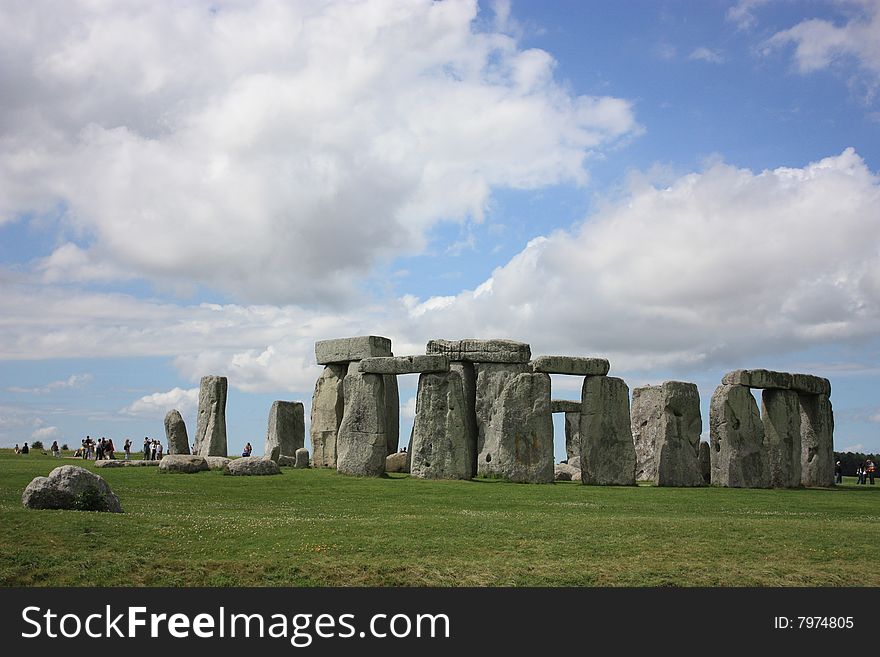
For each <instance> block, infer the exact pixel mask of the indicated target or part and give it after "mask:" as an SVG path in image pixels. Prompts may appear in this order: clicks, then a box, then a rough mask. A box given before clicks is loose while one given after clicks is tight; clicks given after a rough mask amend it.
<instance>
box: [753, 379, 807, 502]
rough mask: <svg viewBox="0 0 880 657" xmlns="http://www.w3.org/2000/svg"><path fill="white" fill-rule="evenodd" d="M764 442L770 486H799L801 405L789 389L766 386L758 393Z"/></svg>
mask: <svg viewBox="0 0 880 657" xmlns="http://www.w3.org/2000/svg"><path fill="white" fill-rule="evenodd" d="M761 418H762V420H763V422H764V443H765V444H766V446H767V461H768V463H769V465H770V485H771V486H773V487H774V488H797V487H798V486H800V485H801V408H800V402H799V401H798V394H797V393H796V392H794V391H793V390H779V389H766V390H764V391H763V392H762V393H761Z"/></svg>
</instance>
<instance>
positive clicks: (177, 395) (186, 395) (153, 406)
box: [120, 388, 199, 418]
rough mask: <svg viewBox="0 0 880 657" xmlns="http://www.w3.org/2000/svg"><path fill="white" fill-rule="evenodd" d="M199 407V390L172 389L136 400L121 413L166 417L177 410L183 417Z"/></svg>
mask: <svg viewBox="0 0 880 657" xmlns="http://www.w3.org/2000/svg"><path fill="white" fill-rule="evenodd" d="M198 406H199V389H198V388H190V389H183V388H172V389H171V390H168V391H166V392H154V393H153V394H151V395H144V396H143V397H141V398H140V399H137V400H135V401H134V402H132V403H131V404H129V405H128V406H126V407H125V408H123V409H122V410H121V411H120V412H121V413H123V414H125V415H137V416H141V417H157V418H159V417H162V418H164V417H165V414H166V413H167V412H168V411H170V410H172V409H175V408H176V409H177V410H179V411H180V413H181V415H189V414H192V413H194V412H195V411H196V410H197V409H198Z"/></svg>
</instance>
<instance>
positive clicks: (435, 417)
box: [410, 372, 476, 479]
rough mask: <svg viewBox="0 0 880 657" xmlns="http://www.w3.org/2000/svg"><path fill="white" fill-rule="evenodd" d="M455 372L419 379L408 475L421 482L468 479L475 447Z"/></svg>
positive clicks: (433, 374) (458, 378)
mask: <svg viewBox="0 0 880 657" xmlns="http://www.w3.org/2000/svg"><path fill="white" fill-rule="evenodd" d="M466 412H467V405H466V404H465V399H464V386H463V385H462V382H461V376H460V375H459V374H458V372H446V373H427V374H422V375H421V376H420V377H419V388H418V393H417V396H416V415H415V421H414V423H413V432H412V444H411V459H412V460H411V463H410V473H411V474H412V476H414V477H419V478H422V479H470V478H471V476H472V474H471V468H472V463H473V454H474V450H475V449H476V443H475V441H474V440H473V436H472V435H470V434H469V432H468V426H467V419H466V417H465V415H466Z"/></svg>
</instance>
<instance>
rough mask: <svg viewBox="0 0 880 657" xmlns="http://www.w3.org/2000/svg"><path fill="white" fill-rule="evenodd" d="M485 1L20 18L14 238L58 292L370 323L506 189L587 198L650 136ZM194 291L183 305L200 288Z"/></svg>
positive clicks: (14, 70) (626, 108)
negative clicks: (445, 235) (621, 144)
mask: <svg viewBox="0 0 880 657" xmlns="http://www.w3.org/2000/svg"><path fill="white" fill-rule="evenodd" d="M498 11H499V16H498V18H499V20H498V21H497V22H496V23H495V24H494V25H495V27H479V26H488V25H490V23H489V22H487V21H478V20H477V19H478V6H477V3H476V2H475V1H474V0H450V1H448V2H441V3H436V2H430V1H429V0H373V1H369V2H347V1H346V2H343V1H337V0H327V1H323V2H306V3H302V2H284V1H281V0H277V1H273V0H265V1H263V2H257V3H237V2H225V1H220V2H215V1H210V2H209V1H208V0H202V1H196V2H191V3H185V4H181V5H179V6H175V9H174V11H169V10H168V8H167V7H164V6H161V5H157V4H155V3H153V2H147V1H137V0H135V1H132V2H125V3H110V4H107V3H95V2H86V1H85V0H83V1H81V2H76V1H73V0H72V1H71V2H64V3H55V2H49V1H47V0H46V1H39V0H35V1H33V2H26V3H4V4H3V6H2V7H0V62H3V63H2V64H0V88H3V89H4V90H5V92H4V100H3V112H2V113H0V224H3V223H6V222H11V221H25V220H26V219H25V217H27V216H34V217H37V219H38V220H40V221H42V222H44V224H48V225H55V224H57V229H58V232H59V235H61V236H63V239H62V240H61V242H60V244H59V246H58V247H57V249H55V250H54V251H53V252H52V253H49V254H46V255H45V257H43V258H40V259H39V260H37V261H36V262H35V263H34V266H35V269H36V271H38V272H40V273H41V275H42V276H43V278H44V280H45V281H46V282H49V283H57V282H90V281H91V282H94V281H118V280H122V279H125V278H131V277H136V278H141V279H146V280H149V281H152V282H153V283H155V284H157V285H158V286H160V288H161V289H171V290H174V291H175V292H179V293H186V292H188V291H190V292H191V291H192V289H194V288H195V287H197V286H203V287H207V288H209V289H213V290H214V291H216V292H220V293H222V294H224V295H227V296H228V297H232V298H236V299H239V300H241V301H243V302H245V303H260V302H271V303H324V304H331V303H333V302H342V301H344V300H345V301H350V300H351V299H352V298H356V295H357V294H359V289H358V283H359V282H360V281H361V280H362V279H363V277H364V276H365V275H368V274H369V272H370V271H371V268H372V267H373V265H375V264H376V263H377V262H381V261H383V260H387V259H391V258H392V257H394V256H396V255H398V254H410V253H414V252H418V251H419V250H420V249H421V248H423V246H424V245H425V242H426V235H427V231H428V230H429V229H430V228H431V227H432V226H433V225H434V224H436V223H437V222H439V221H450V220H451V221H459V222H461V221H479V220H481V218H482V216H483V213H484V210H485V208H486V206H487V204H488V203H489V201H490V197H491V193H492V190H493V189H494V188H517V189H531V188H538V187H541V186H545V185H550V184H557V183H583V182H584V181H586V179H587V176H588V173H587V162H588V160H589V158H590V156H591V155H592V154H593V153H594V152H596V151H597V150H601V149H602V148H604V147H607V146H609V145H610V144H612V143H613V142H614V141H615V140H617V139H619V138H621V137H624V136H627V135H632V134H636V133H637V132H638V130H639V126H638V125H637V124H636V122H635V119H634V115H633V111H632V106H631V104H630V102H628V101H626V100H623V99H619V98H613V97H608V96H579V95H574V94H573V93H571V91H570V90H569V89H568V88H567V87H565V86H564V85H562V84H560V83H558V82H557V81H556V79H555V78H554V66H555V62H554V60H553V58H552V57H551V56H550V55H549V54H548V53H546V52H544V51H542V50H537V49H524V48H522V47H521V46H520V45H519V43H518V42H517V40H516V38H515V37H514V36H511V34H509V33H508V32H507V31H505V30H507V29H508V28H509V27H510V26H511V24H512V23H511V21H510V19H509V10H508V9H507V5H506V4H505V3H499V4H498ZM181 280H183V281H186V285H185V286H184V287H183V288H182V289H178V286H179V281H181Z"/></svg>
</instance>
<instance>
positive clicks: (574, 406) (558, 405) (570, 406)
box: [550, 399, 581, 413]
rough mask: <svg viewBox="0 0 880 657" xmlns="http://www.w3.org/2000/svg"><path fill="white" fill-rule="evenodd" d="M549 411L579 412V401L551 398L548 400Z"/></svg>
mask: <svg viewBox="0 0 880 657" xmlns="http://www.w3.org/2000/svg"><path fill="white" fill-rule="evenodd" d="M550 412H551V413H580V412H581V403H580V401H573V400H570V399H551V400H550Z"/></svg>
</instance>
